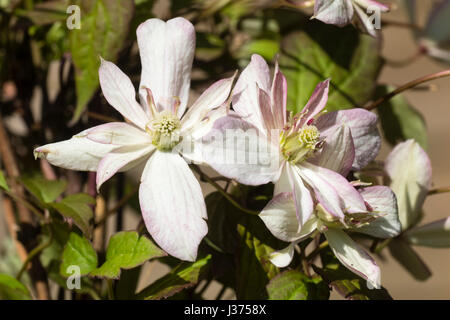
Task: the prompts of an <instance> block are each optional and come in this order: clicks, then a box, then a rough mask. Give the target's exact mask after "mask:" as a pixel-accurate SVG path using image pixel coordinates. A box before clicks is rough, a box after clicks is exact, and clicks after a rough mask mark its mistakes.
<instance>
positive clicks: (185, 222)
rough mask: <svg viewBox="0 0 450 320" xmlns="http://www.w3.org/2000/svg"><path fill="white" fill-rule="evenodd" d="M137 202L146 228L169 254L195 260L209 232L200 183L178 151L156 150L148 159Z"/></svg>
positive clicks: (182, 258)
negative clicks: (200, 245)
mask: <svg viewBox="0 0 450 320" xmlns="http://www.w3.org/2000/svg"><path fill="white" fill-rule="evenodd" d="M139 202H140V205H141V210H142V216H143V218H144V222H145V225H146V227H147V230H148V232H149V233H150V234H151V236H152V237H153V239H154V240H155V241H156V243H157V244H158V245H159V246H160V247H161V248H162V249H163V250H165V251H166V252H167V253H169V254H170V255H172V256H174V257H176V258H179V259H181V260H186V261H195V260H196V258H197V249H198V246H199V244H200V241H201V240H202V239H203V237H204V236H205V235H206V234H207V232H208V227H207V224H206V222H205V220H204V219H206V206H205V201H204V199H203V195H202V190H201V188H200V184H199V183H198V181H197V179H196V178H195V176H194V174H193V173H192V171H191V170H190V169H189V167H188V165H187V163H186V162H185V161H184V160H183V159H182V158H181V157H180V156H179V155H177V154H174V153H169V152H160V151H156V152H155V153H154V154H153V155H152V156H151V157H150V159H149V161H148V162H147V164H146V166H145V169H144V172H143V174H142V178H141V185H140V187H139Z"/></svg>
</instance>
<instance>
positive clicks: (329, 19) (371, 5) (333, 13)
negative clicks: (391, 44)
mask: <svg viewBox="0 0 450 320" xmlns="http://www.w3.org/2000/svg"><path fill="white" fill-rule="evenodd" d="M388 11H389V6H387V5H385V4H382V3H380V2H378V1H374V0H316V1H315V4H314V16H313V18H315V19H318V20H320V21H322V22H325V23H327V24H334V25H336V26H339V27H343V26H346V25H348V24H350V23H352V22H353V21H355V14H356V17H357V19H358V20H359V22H360V26H361V28H362V29H363V31H365V32H367V33H368V34H370V35H371V36H373V37H375V36H376V31H375V27H374V25H373V21H372V19H371V17H369V14H376V13H377V12H379V13H381V12H388Z"/></svg>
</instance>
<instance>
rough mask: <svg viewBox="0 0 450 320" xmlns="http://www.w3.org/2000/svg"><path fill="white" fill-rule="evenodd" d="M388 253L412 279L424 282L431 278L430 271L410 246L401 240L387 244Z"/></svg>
mask: <svg viewBox="0 0 450 320" xmlns="http://www.w3.org/2000/svg"><path fill="white" fill-rule="evenodd" d="M389 252H390V253H391V255H392V257H393V258H394V259H395V260H397V262H398V263H400V265H401V266H402V267H403V268H405V269H406V270H407V271H408V272H409V273H410V274H411V275H412V276H413V277H414V278H416V279H417V280H420V281H425V280H427V279H428V278H429V277H431V271H430V269H428V267H427V265H426V264H425V262H423V260H422V259H421V258H420V256H419V255H418V254H417V253H416V251H414V249H413V248H411V246H410V245H409V244H408V243H406V242H405V241H403V240H401V239H394V240H392V241H391V242H390V243H389Z"/></svg>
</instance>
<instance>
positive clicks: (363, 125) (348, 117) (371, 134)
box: [315, 108, 381, 170]
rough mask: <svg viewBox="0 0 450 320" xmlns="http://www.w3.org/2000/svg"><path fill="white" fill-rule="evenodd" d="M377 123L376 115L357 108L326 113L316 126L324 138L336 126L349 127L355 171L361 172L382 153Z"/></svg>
mask: <svg viewBox="0 0 450 320" xmlns="http://www.w3.org/2000/svg"><path fill="white" fill-rule="evenodd" d="M377 121H378V117H377V115H376V114H374V113H372V112H369V111H367V110H364V109H359V108H356V109H350V110H339V111H334V112H329V113H326V114H324V115H322V116H320V117H319V118H318V119H317V121H316V123H315V125H316V127H317V128H318V129H319V131H320V134H321V136H322V137H326V136H327V135H329V134H331V133H333V132H334V130H335V128H336V126H341V125H342V124H345V125H346V126H348V127H349V128H350V131H351V133H352V138H353V144H354V146H355V161H354V162H353V170H360V169H362V168H363V167H365V166H366V165H367V164H369V163H370V162H371V161H372V160H374V159H375V157H376V156H377V155H378V152H379V151H380V148H381V137H380V133H379V132H378V128H377Z"/></svg>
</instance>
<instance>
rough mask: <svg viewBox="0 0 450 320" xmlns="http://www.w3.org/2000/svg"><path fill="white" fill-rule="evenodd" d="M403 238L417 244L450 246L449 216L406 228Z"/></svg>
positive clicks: (437, 246)
mask: <svg viewBox="0 0 450 320" xmlns="http://www.w3.org/2000/svg"><path fill="white" fill-rule="evenodd" d="M404 236H405V238H406V239H407V240H408V242H409V243H411V244H413V245H417V246H426V247H434V248H448V247H450V217H447V218H444V219H442V220H438V221H435V222H431V223H429V224H426V225H424V226H421V227H416V228H413V229H410V230H408V231H407V232H406V233H405V235H404Z"/></svg>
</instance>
